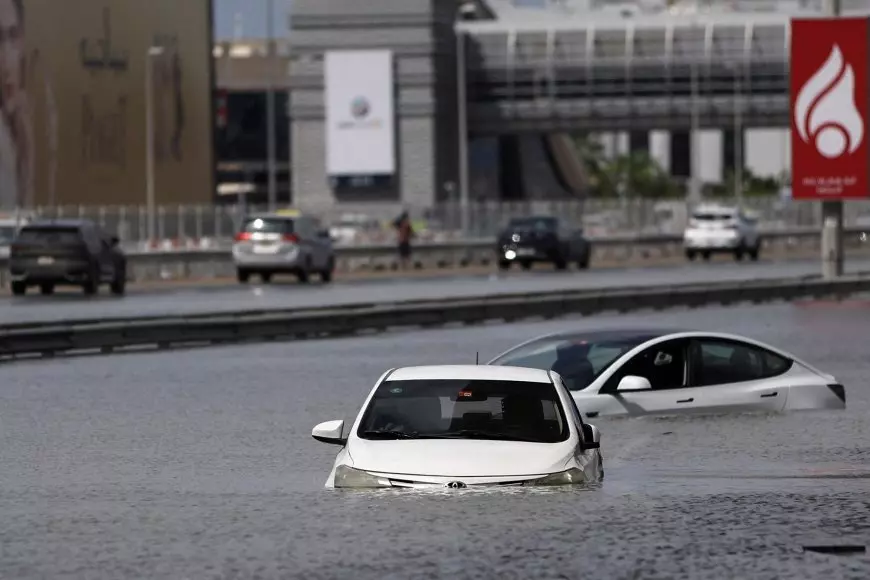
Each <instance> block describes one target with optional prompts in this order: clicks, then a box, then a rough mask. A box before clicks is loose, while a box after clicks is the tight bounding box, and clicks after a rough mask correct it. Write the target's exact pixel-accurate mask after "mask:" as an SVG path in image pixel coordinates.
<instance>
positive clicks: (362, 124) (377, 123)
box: [338, 97, 383, 131]
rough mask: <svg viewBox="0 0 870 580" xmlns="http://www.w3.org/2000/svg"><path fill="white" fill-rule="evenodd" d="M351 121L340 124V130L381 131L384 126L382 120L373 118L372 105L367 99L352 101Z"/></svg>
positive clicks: (360, 98) (356, 98) (350, 109)
mask: <svg viewBox="0 0 870 580" xmlns="http://www.w3.org/2000/svg"><path fill="white" fill-rule="evenodd" d="M348 110H349V112H350V119H346V120H344V121H339V122H338V128H339V129H342V130H345V131H346V130H351V129H380V128H381V127H382V126H383V122H382V121H381V119H378V118H377V117H374V118H372V117H371V113H372V105H371V103H370V102H369V100H368V99H367V98H365V97H354V98H353V99H351V101H350V108H349V109H348Z"/></svg>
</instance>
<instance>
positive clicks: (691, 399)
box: [677, 397, 695, 403]
mask: <svg viewBox="0 0 870 580" xmlns="http://www.w3.org/2000/svg"><path fill="white" fill-rule="evenodd" d="M694 400H695V399H694V397H689V398H688V399H677V402H678V403H691V402H692V401H694Z"/></svg>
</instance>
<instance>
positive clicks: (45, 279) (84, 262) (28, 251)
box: [9, 220, 127, 296]
mask: <svg viewBox="0 0 870 580" xmlns="http://www.w3.org/2000/svg"><path fill="white" fill-rule="evenodd" d="M9 273H10V275H11V279H12V293H13V294H15V295H17V296H21V295H23V294H24V293H26V292H27V288H28V286H39V288H40V290H41V291H42V293H43V294H51V293H52V292H54V287H55V286H57V285H69V286H81V287H82V289H83V290H84V292H85V294H96V293H97V290H98V288H99V286H100V284H104V283H108V284H109V285H110V287H111V289H112V293H113V294H123V293H124V288H125V285H126V281H127V258H126V256H124V252H123V251H122V250H121V248H120V247H119V246H118V238H117V237H115V236H111V235H108V234H107V233H106V232H104V231H103V230H102V229H101V228H100V227H99V226H97V225H96V224H94V223H93V222H91V221H88V220H48V221H35V222H30V223H28V224H27V225H26V226H24V227H22V228H21V230H19V232H18V235H17V236H16V237H15V239H14V240H13V241H12V246H11V248H10V252H9Z"/></svg>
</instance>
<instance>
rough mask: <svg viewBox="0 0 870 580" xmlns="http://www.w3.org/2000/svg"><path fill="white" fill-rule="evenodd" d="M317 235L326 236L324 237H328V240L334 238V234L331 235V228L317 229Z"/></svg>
mask: <svg viewBox="0 0 870 580" xmlns="http://www.w3.org/2000/svg"><path fill="white" fill-rule="evenodd" d="M317 237H318V238H324V239H327V240H331V239H332V236H331V235H329V230H327V229H323V230H317Z"/></svg>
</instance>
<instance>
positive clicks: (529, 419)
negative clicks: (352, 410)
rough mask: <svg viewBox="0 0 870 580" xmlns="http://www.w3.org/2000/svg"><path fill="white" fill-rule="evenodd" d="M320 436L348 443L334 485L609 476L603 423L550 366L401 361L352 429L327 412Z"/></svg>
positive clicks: (532, 482) (540, 481)
mask: <svg viewBox="0 0 870 580" xmlns="http://www.w3.org/2000/svg"><path fill="white" fill-rule="evenodd" d="M345 431H346V432H345ZM311 435H312V437H314V438H315V439H316V440H318V441H321V442H323V443H332V444H336V445H341V446H342V449H341V451H339V453H338V456H337V457H336V459H335V464H334V465H333V468H332V471H331V473H330V474H329V478H328V479H327V481H326V487H356V488H386V487H412V488H417V487H422V488H431V487H448V488H466V487H472V486H482V485H490V486H492V485H497V486H504V485H529V486H540V485H564V484H574V483H585V482H595V481H599V480H601V479H602V478H603V467H602V461H601V453H600V435H599V433H598V430H597V429H596V428H595V427H594V426H592V425H589V424H588V423H584V422H583V419H582V418H581V416H580V412H579V411H578V410H577V407H576V406H575V405H574V401H573V399H572V398H571V395H570V394H569V393H568V391H567V390H566V389H565V386H564V384H563V383H562V379H561V378H560V377H559V375H558V374H557V373H555V372H552V371H548V370H538V369H529V368H511V367H504V366H498V367H492V366H485V365H468V366H464V365H459V366H420V367H405V368H398V369H392V370H389V371H387V372H386V373H384V375H383V376H381V378H380V379H379V380H378V382H377V384H376V385H375V386H374V388H373V389H372V390H371V393H369V396H368V398H367V399H366V401H365V403H364V404H363V406H362V409H361V411H360V413H359V415H358V416H357V418H356V420H355V421H354V422H353V425H352V426H351V427H350V429H348V430H345V424H344V421H342V420H338V421H328V422H326V423H321V424H319V425H317V426H316V427H315V428H314V429H313V430H312V432H311Z"/></svg>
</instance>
